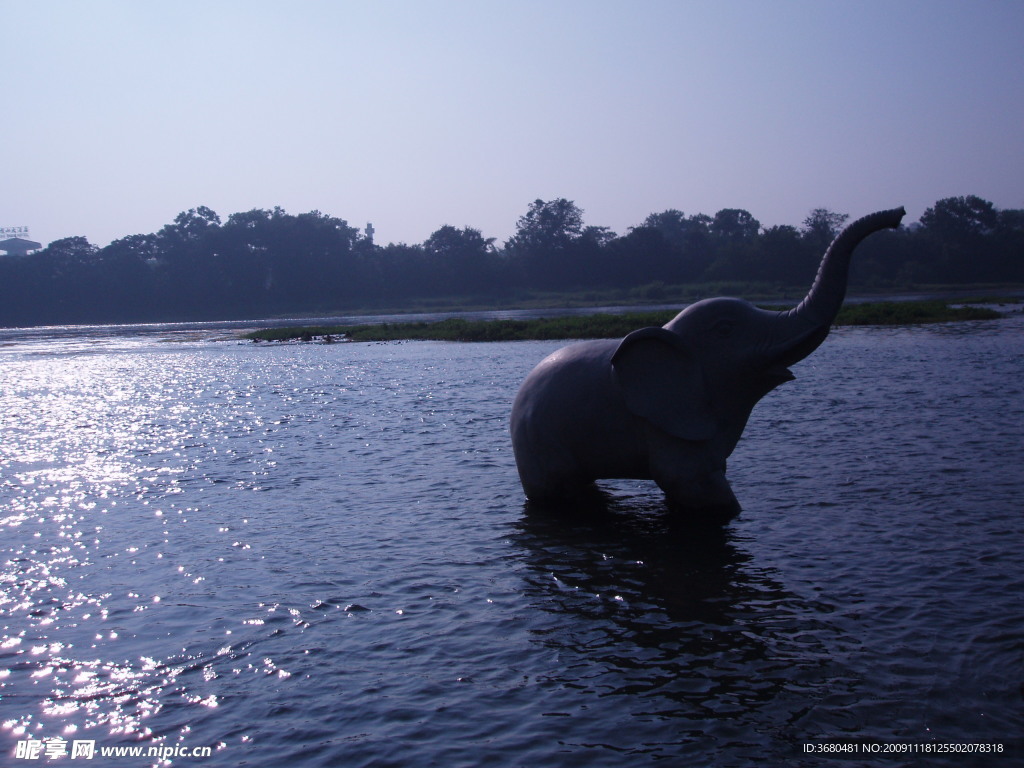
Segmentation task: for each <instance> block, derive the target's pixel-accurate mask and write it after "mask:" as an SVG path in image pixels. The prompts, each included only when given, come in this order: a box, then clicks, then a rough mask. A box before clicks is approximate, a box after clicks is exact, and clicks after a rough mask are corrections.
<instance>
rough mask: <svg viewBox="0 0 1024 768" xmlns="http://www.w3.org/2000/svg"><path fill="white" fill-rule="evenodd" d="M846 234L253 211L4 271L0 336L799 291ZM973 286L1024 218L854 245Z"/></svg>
mask: <svg viewBox="0 0 1024 768" xmlns="http://www.w3.org/2000/svg"><path fill="white" fill-rule="evenodd" d="M848 218H849V217H848V216H847V215H846V214H840V213H836V212H833V211H830V210H828V209H825V208H818V209H814V210H812V211H811V212H810V213H809V215H808V216H807V218H806V219H805V220H804V221H803V223H802V224H801V226H799V227H797V226H791V225H780V226H772V227H762V226H761V224H760V222H759V221H758V220H757V219H755V218H754V217H753V215H751V214H750V212H749V211H745V210H742V209H737V208H726V209H723V210H720V211H718V212H717V213H716V214H715V215H714V216H708V215H706V214H703V213H697V214H693V215H689V216H688V215H686V214H684V213H683V212H682V211H679V210H674V209H670V210H666V211H662V212H660V213H652V214H651V215H649V216H648V217H647V218H646V219H644V221H643V222H642V223H641V224H639V225H638V226H635V227H630V228H629V230H628V231H627V232H626V233H625V234H622V235H618V234H616V233H614V232H612V231H611V230H609V229H608V228H607V227H601V226H593V225H586V224H585V222H584V218H583V211H582V210H581V209H580V208H579V207H578V206H577V205H576V204H575V203H574V202H572V201H570V200H567V199H565V198H558V199H555V200H548V201H544V200H535V201H534V202H532V203H530V205H529V207H528V209H527V211H526V213H525V214H523V216H521V217H520V218H519V220H518V221H517V223H516V229H515V233H514V234H513V235H512V237H511V238H509V240H508V241H507V242H505V243H504V244H502V245H500V246H499V245H497V244H496V242H495V239H494V238H488V237H484V235H483V234H482V233H481V232H480V230H478V229H474V228H472V227H468V226H467V227H462V228H458V227H453V226H450V225H445V226H442V227H441V228H440V229H438V230H437V231H435V232H434V233H433V234H431V235H430V237H428V238H427V239H426V240H425V241H424V242H423V243H420V244H415V245H408V244H405V243H389V244H388V245H384V246H380V245H376V244H374V243H373V241H372V240H371V239H369V238H368V237H366V236H365V235H364V234H363V233H361V232H360V231H359V230H358V229H356V228H355V227H352V226H350V225H349V224H348V223H347V222H346V221H345V220H343V219H339V218H335V217H332V216H328V215H325V214H323V213H320V212H319V211H311V212H309V213H303V214H298V215H292V214H289V213H286V212H285V211H284V210H282V209H281V208H274V209H273V210H263V209H255V210H251V211H246V212H243V213H233V214H231V215H230V216H228V218H227V220H226V221H222V220H221V218H220V216H218V215H217V214H216V213H215V212H214V211H212V210H210V209H209V208H206V207H203V206H200V207H198V208H194V209H191V210H188V211H186V212H183V213H180V214H179V215H178V216H177V217H176V218H175V219H174V221H173V222H172V223H170V224H167V225H166V226H164V227H163V228H162V229H160V230H159V231H158V232H155V233H152V234H145V235H130V236H128V237H124V238H121V239H119V240H115V241H114V242H112V243H110V245H108V246H106V247H105V248H98V247H96V246H94V245H92V244H90V243H89V241H88V240H87V239H86V238H84V237H69V238H64V239H61V240H56V241H54V242H52V243H50V244H49V245H48V246H47V247H46V248H45V249H43V250H41V251H39V252H37V253H35V254H32V255H30V256H25V257H6V258H2V257H0V326H7V327H11V326H27V325H48V324H69V323H119V322H148V321H175V320H213V319H249V318H258V317H270V316H279V315H283V314H290V313H302V314H309V313H323V314H331V313H337V312H342V311H351V310H355V309H367V308H372V307H398V306H402V305H404V304H407V303H410V302H413V301H422V300H442V299H443V300H452V301H467V300H472V301H479V302H486V301H489V300H491V301H493V300H498V299H513V298H516V297H517V296H527V295H530V294H532V293H536V292H568V291H587V290H607V289H630V288H633V289H642V288H644V287H646V295H648V296H650V297H652V298H656V297H657V296H658V293H659V291H661V292H662V293H664V292H665V291H666V290H667V289H666V288H665V287H666V286H678V285H687V284H693V283H702V282H743V283H761V284H763V285H764V286H765V287H766V288H775V289H781V288H785V287H798V288H806V286H807V285H809V284H810V282H811V280H812V279H813V277H814V273H815V270H816V269H817V266H818V262H819V260H820V258H821V254H822V253H823V252H824V250H825V249H826V248H827V247H828V244H829V243H830V242H831V240H832V238H833V237H834V236H835V235H836V233H837V232H838V231H839V230H840V229H841V228H842V227H843V225H844V224H845V223H846V221H847V220H848ZM978 283H1024V210H1012V209H1002V210H1001V209H998V208H996V207H995V206H994V205H993V204H992V203H991V202H989V201H987V200H984V199H982V198H980V197H977V196H974V195H969V196H964V197H950V198H945V199H942V200H939V201H937V202H936V203H935V204H934V205H933V206H932V207H930V208H928V209H927V210H926V211H925V212H924V214H923V215H922V216H921V220H920V222H919V223H916V224H912V225H910V226H904V227H900V228H899V229H898V230H894V231H886V232H881V233H878V234H876V235H874V236H872V237H871V238H869V239H868V240H867V241H865V242H864V243H863V244H862V245H861V246H860V248H859V249H858V252H857V255H856V257H855V258H854V260H853V264H852V267H851V284H850V285H851V289H852V290H857V289H861V290H906V289H910V288H913V287H917V286H922V285H936V284H945V285H948V284H978ZM666 297H667V294H666Z"/></svg>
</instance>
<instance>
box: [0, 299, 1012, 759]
mask: <svg viewBox="0 0 1024 768" xmlns="http://www.w3.org/2000/svg"><path fill="white" fill-rule="evenodd" d="M1022 339H1024V318H1021V317H1015V318H1011V319H1006V320H1002V321H996V322H980V323H965V324H954V325H943V326H931V327H919V328H898V329H878V328H867V329H864V328H862V329H839V330H838V331H836V332H834V333H833V335H832V336H831V337H830V339H829V340H828V341H827V342H826V344H825V345H824V346H823V347H822V348H821V349H820V350H818V352H816V353H815V354H814V355H813V356H812V357H811V358H809V359H808V360H806V361H805V362H803V363H801V364H800V365H798V366H797V367H796V369H795V372H796V374H797V376H798V378H797V381H795V382H793V383H791V384H787V385H786V386H784V387H782V388H781V389H779V390H777V391H776V392H774V393H772V394H771V395H769V396H768V397H767V398H766V399H765V400H764V401H762V403H761V404H760V405H759V406H758V408H757V409H755V412H754V417H753V418H752V419H751V422H750V425H749V427H748V429H747V432H746V435H745V437H744V440H743V441H741V443H740V446H739V448H738V449H737V451H736V453H735V454H734V456H733V459H732V462H731V465H730V477H731V479H732V482H733V486H734V489H735V490H736V493H737V496H738V497H739V498H740V500H741V501H742V502H743V505H744V511H743V513H742V515H741V516H740V517H739V518H738V519H737V520H736V521H735V522H734V523H733V524H731V525H730V526H729V527H727V528H726V529H725V530H723V531H721V532H720V533H717V534H707V533H704V534H697V533H695V532H693V531H690V530H687V529H686V528H685V527H684V526H682V525H681V524H680V523H678V522H677V521H674V520H673V519H672V518H671V517H669V516H668V515H667V514H666V513H665V509H664V507H663V504H662V501H661V496H660V493H659V492H658V491H657V489H656V488H654V487H653V486H651V485H650V484H645V483H640V482H633V481H622V482H616V483H611V484H608V486H607V487H608V489H609V493H610V503H609V509H608V511H607V513H606V514H603V515H601V516H598V517H595V518H593V519H578V518H574V517H564V518H552V517H550V516H540V515H537V514H536V513H534V512H531V511H530V510H529V509H527V508H526V506H525V505H524V503H523V497H522V492H521V489H520V487H519V485H518V480H517V477H516V473H515V467H514V462H513V459H512V453H511V449H510V445H509V439H508V432H507V416H508V411H509V404H510V402H511V399H512V397H513V395H514V393H515V390H516V388H517V386H518V384H519V382H520V381H521V379H522V378H523V377H524V376H525V374H526V373H527V372H528V371H529V370H530V368H532V366H533V365H534V364H535V363H536V362H537V361H539V360H540V359H541V358H542V357H544V356H545V355H546V354H547V353H548V352H550V351H551V350H552V349H554V348H555V347H557V346H559V345H558V344H554V343H547V342H545V343H540V342H538V343H531V342H525V343H509V344H444V343H428V342H423V343H407V344H335V345H331V346H317V345H301V346H298V345H295V346H285V345H281V346H271V345H249V344H238V343H233V342H210V341H185V342H178V343H161V342H159V341H156V340H154V339H153V338H151V337H146V336H123V335H113V334H111V335H104V334H98V335H97V334H92V335H90V336H89V337H88V338H84V339H83V338H82V337H80V336H74V335H72V336H69V337H67V336H66V337H63V338H40V337H39V335H38V334H36V335H32V334H26V335H25V336H23V337H19V336H18V335H17V334H10V333H8V334H7V335H6V337H5V346H3V347H0V366H2V367H0V387H2V389H0V434H2V438H3V439H2V443H0V502H2V506H0V530H2V534H3V537H2V540H0V555H2V559H0V582H2V588H0V590H2V591H0V754H5V755H12V754H14V749H15V747H14V745H15V744H16V743H17V742H19V741H24V740H27V739H38V740H41V739H46V738H51V737H58V736H59V737H61V738H64V739H66V740H69V741H70V740H72V739H92V740H95V741H96V743H97V745H104V746H115V745H135V744H144V745H149V744H158V745H165V746H175V745H183V746H187V747H196V746H206V745H209V746H213V747H214V748H215V753H214V757H213V758H211V759H208V760H206V761H194V760H188V759H181V760H175V761H174V762H175V764H179V763H180V764H182V765H185V764H216V765H225V766H233V765H243V764H244V765H281V764H284V762H285V761H287V762H288V764H289V765H302V766H319V765H323V766H338V765H344V766H407V765H413V764H415V765H422V766H445V767H449V766H479V765H494V766H519V765H558V766H576V765H580V766H634V765H638V764H645V763H648V762H657V761H659V760H661V759H667V761H666V762H665V763H663V764H669V765H681V764H694V765H697V764H717V765H748V764H749V765H753V764H754V763H755V762H757V761H767V762H768V763H769V764H782V763H787V764H793V765H799V764H806V765H817V764H820V763H821V762H822V758H821V756H807V755H805V754H804V753H803V751H802V750H803V747H802V745H803V744H804V743H807V742H818V743H820V742H822V741H823V740H827V739H835V740H838V741H851V740H874V741H882V742H888V741H901V742H913V743H925V742H990V743H991V742H997V743H1003V744H1004V745H1006V747H1005V749H1006V750H1007V752H1005V753H1004V755H1005V757H1004V759H1003V760H1002V761H1000V760H996V759H995V758H996V756H994V755H993V756H991V757H992V758H993V762H992V764H998V765H1009V764H1011V763H1010V761H1012V760H1013V759H1014V758H1013V757H1011V755H1012V754H1015V755H1018V756H1019V754H1020V753H1019V752H1012V751H1011V750H1013V749H1017V748H1019V741H1015V740H1016V739H1017V738H1018V737H1019V735H1020V734H1021V730H1022V726H1024V717H1022V708H1024V707H1022V705H1024V700H1022V699H1024V688H1022V685H1024V561H1022V558H1021V543H1022V539H1021V529H1022V508H1021V507H1022V499H1024V472H1022V471H1021V467H1022V466H1024V396H1022V395H1024V392H1022V389H1024V344H1022ZM919 760H921V758H916V759H912V758H908V757H903V758H897V759H896V762H897V763H906V764H917V761H919ZM972 760H973V762H972ZM980 761H981V758H979V757H977V756H976V757H974V758H965V757H964V756H963V755H931V756H929V757H928V760H927V764H929V765H950V766H954V765H955V766H962V765H967V764H986V763H984V762H980ZM43 762H46V761H45V759H44V760H43ZM153 762H154V761H153V760H149V761H148V762H143V763H140V764H152V763H153ZM844 762H845V761H844V760H843V759H841V758H829V759H828V760H827V764H829V765H840V764H843V763H844ZM861 762H862V761H861V760H858V761H852V762H851V764H860V763H861ZM873 762H877V763H878V764H889V765H891V764H893V762H894V761H893V760H889V761H886V760H883V759H882V758H877V759H873ZM19 763H20V761H19ZM25 764H28V763H25ZM72 764H74V763H72ZM120 764H125V763H124V762H123V761H122V763H120Z"/></svg>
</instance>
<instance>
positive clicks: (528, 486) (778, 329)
mask: <svg viewBox="0 0 1024 768" xmlns="http://www.w3.org/2000/svg"><path fill="white" fill-rule="evenodd" d="M904 214H905V212H904V210H903V208H896V209H893V210H889V211H880V212H878V213H873V214H871V215H869V216H865V217H864V218H862V219H859V220H857V221H855V222H853V223H852V224H850V225H849V226H848V227H846V228H845V229H844V230H843V231H842V232H841V233H840V234H839V235H838V237H836V239H835V240H834V241H833V243H832V245H831V246H830V247H829V248H828V250H827V251H826V253H825V255H824V257H823V258H822V261H821V266H820V267H819V269H818V274H817V276H816V278H815V280H814V283H813V284H812V285H811V289H810V291H808V293H807V296H806V297H805V298H804V299H803V301H801V302H800V303H799V304H798V305H797V306H796V307H794V308H793V309H790V310H787V311H780V312H775V311H769V310H764V309H759V308H757V307H754V306H753V305H752V304H749V303H748V302H746V301H743V300H740V299H733V298H716V299H706V300H704V301H699V302H697V303H696V304H693V305H691V306H689V307H687V308H686V309H684V310H683V311H682V312H680V313H679V314H678V315H676V317H675V318H673V319H672V320H670V321H669V322H668V323H666V324H665V325H664V326H662V327H660V328H657V327H652V328H641V329H640V330H638V331H634V332H633V333H631V334H629V335H628V336H626V337H625V338H624V339H622V340H621V341H614V340H613V341H596V342H584V343H581V344H574V345H571V346H569V347H565V348H564V349H561V350H559V351H557V352H555V353H554V354H552V355H550V356H549V357H548V358H546V359H545V360H544V361H542V362H541V363H540V364H539V365H538V366H537V368H535V369H534V371H533V372H532V373H531V374H530V375H529V376H528V377H527V379H526V380H525V381H524V382H523V385H522V387H521V388H520V390H519V394H518V395H517V397H516V401H515V403H514V404H513V408H512V443H513V448H514V450H515V456H516V464H517V467H518V469H519V474H520V478H521V480H522V482H523V487H524V489H525V491H526V494H527V496H528V497H529V498H530V499H531V500H533V501H541V502H543V501H549V500H553V499H561V498H565V497H566V496H571V495H573V494H575V493H577V492H578V491H579V490H580V489H581V488H584V487H587V486H590V485H591V484H592V483H593V481H594V480H597V479H602V478H616V477H619V478H650V479H653V480H655V481H656V482H657V483H658V485H660V486H661V488H662V490H664V491H665V493H666V495H667V497H668V499H669V501H670V502H671V503H673V504H674V505H676V506H680V507H685V508H689V509H700V510H703V511H704V513H705V515H706V516H710V517H712V518H715V519H719V520H721V519H728V518H730V517H732V516H733V515H735V514H736V513H737V512H738V510H739V505H738V503H737V502H736V499H735V496H734V495H733V493H732V490H731V488H730V487H729V484H728V481H727V480H726V479H725V467H726V459H727V458H728V457H729V455H730V454H731V453H732V451H733V449H734V448H735V447H736V443H737V442H738V441H739V439H740V436H741V435H742V433H743V428H744V427H745V426H746V423H747V419H748V418H749V416H750V412H751V411H752V410H753V407H754V405H756V404H757V402H758V400H760V399H761V398H762V397H764V395H766V394H767V393H768V392H770V391H771V390H772V389H774V388H775V387H777V386H778V385H779V384H782V383H783V382H786V381H790V380H792V379H793V378H794V377H793V374H792V373H791V372H790V370H789V366H790V365H792V364H794V363H796V362H798V361H800V360H802V359H804V358H805V357H807V356H808V355H809V354H811V352H813V351H814V350H815V349H817V347H818V346H819V345H820V344H821V343H822V341H824V340H825V337H826V336H827V335H828V332H829V329H830V328H831V325H832V322H833V321H834V320H835V317H836V314H837V313H838V312H839V308H840V307H841V306H842V303H843V298H844V296H845V294H846V281H847V274H848V271H849V264H850V256H851V255H852V253H853V250H854V248H856V246H857V245H858V244H859V243H860V242H861V241H862V240H863V239H864V238H865V237H867V236H868V235H870V234H871V233H873V232H876V231H878V230H880V229H884V228H895V227H897V226H899V224H900V221H901V219H902V217H903V216H904Z"/></svg>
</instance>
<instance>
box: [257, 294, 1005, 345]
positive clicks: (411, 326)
mask: <svg viewBox="0 0 1024 768" xmlns="http://www.w3.org/2000/svg"><path fill="white" fill-rule="evenodd" d="M675 315H676V312H675V311H674V310H662V311H657V312H629V313H626V314H622V315H608V314H596V315H572V316H565V317H546V318H538V319H534V320H465V319H462V318H449V319H447V320H441V321H438V322H434V323H422V322H420V323H381V324H377V325H330V326H324V325H319V326H296V327H289V328H265V329H261V330H258V331H253V332H251V333H247V334H245V335H244V336H243V337H242V338H245V339H251V340H252V341H289V340H302V341H313V340H318V341H322V342H323V341H326V342H328V343H330V342H332V341H399V340H416V341H536V340H554V339H609V338H616V337H618V336H625V335H626V334H627V333H630V332H631V331H635V330H636V329H637V328H644V327H646V326H650V325H664V324H665V323H666V322H668V321H669V320H671V319H672V318H673V317H674V316H675ZM998 317H1001V315H1000V313H999V312H996V311H995V310H993V309H988V308H985V307H951V306H950V305H949V304H948V303H947V302H945V301H941V300H930V301H882V302H871V303H865V304H851V305H847V306H844V307H843V308H842V310H841V311H840V312H839V317H838V318H836V325H911V324H917V323H945V322H952V321H956V320H991V319H994V318H998Z"/></svg>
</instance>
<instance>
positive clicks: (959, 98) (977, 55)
mask: <svg viewBox="0 0 1024 768" xmlns="http://www.w3.org/2000/svg"><path fill="white" fill-rule="evenodd" d="M0 29H2V30H3V36H2V40H3V43H2V44H0V167H2V168H3V171H4V173H3V180H2V182H0V227H8V226H28V227H29V228H30V236H31V238H32V239H34V240H37V241H40V242H42V243H43V244H46V243H49V242H51V241H53V240H56V239H59V238H63V237H70V236H84V237H87V238H88V239H89V241H90V242H91V243H93V244H95V245H99V246H105V245H106V244H108V243H109V242H110V241H112V240H116V239H118V238H121V237H125V236H127V235H131V234H139V233H149V232H156V231H158V230H159V229H160V228H161V227H162V226H163V225H164V224H167V223H170V222H172V221H173V220H174V217H175V216H176V215H177V214H178V213H180V212H182V211H186V210H188V209H190V208H196V207H198V206H207V207H209V208H212V209H213V210H214V211H216V212H217V213H218V214H220V216H221V217H222V219H225V220H226V219H227V217H228V215H229V214H231V213H235V212H238V211H248V210H251V209H253V208H267V209H269V208H273V207H275V206H280V207H282V208H283V209H285V210H286V211H287V212H288V213H292V214H299V213H304V212H307V211H311V210H318V211H321V212H322V213H324V214H328V215H331V216H336V217H338V218H341V219H345V220H346V221H347V222H348V223H349V224H351V225H352V226H356V227H359V228H363V227H365V226H366V224H367V223H368V222H372V223H373V226H374V229H375V231H376V236H375V240H376V242H377V243H378V244H386V243H388V242H395V243H398V242H405V243H410V244H411V243H419V242H422V241H424V240H426V239H427V238H428V237H429V236H430V235H431V233H432V232H434V231H435V230H437V229H439V228H440V227H441V226H443V225H446V224H450V225H452V226H456V227H463V226H470V227H474V228H476V229H479V230H481V232H482V233H483V235H484V236H485V237H494V238H496V239H497V241H498V242H499V243H501V242H504V241H505V240H506V239H507V238H508V237H509V236H511V235H512V234H513V233H514V232H515V226H516V221H517V219H518V218H519V217H520V216H522V215H523V214H525V213H526V211H527V209H528V207H529V204H530V203H531V202H532V201H533V200H536V199H542V200H552V199H555V198H561V197H564V198H568V199H569V200H572V201H574V202H575V203H576V204H577V205H578V206H579V207H580V208H581V209H583V211H584V220H585V223H586V224H587V225H595V226H605V227H609V228H610V229H612V230H613V231H615V232H617V233H619V234H624V233H625V232H626V231H628V228H629V227H631V226H636V225H638V224H640V223H641V222H642V221H643V220H644V219H645V218H646V217H647V215H648V214H650V213H655V212H659V211H663V210H666V209H670V208H675V209H678V210H682V211H683V212H684V213H686V214H687V215H692V214H696V213H706V214H709V215H713V214H714V213H715V212H716V211H718V210H719V209H722V208H743V209H746V210H748V211H749V212H750V213H752V214H753V215H754V217H755V218H757V219H758V220H759V221H760V222H761V223H762V225H763V226H772V225H776V224H791V225H794V226H799V225H800V224H801V223H802V221H803V220H804V218H805V217H806V216H807V215H808V213H809V212H810V211H811V210H812V209H814V208H828V209H830V210H832V211H836V212H839V213H847V214H850V215H851V216H852V217H853V218H857V217H859V216H861V215H863V214H866V213H869V212H871V211H874V210H879V209H882V208H891V207H895V206H897V205H901V204H902V205H905V206H906V208H907V212H908V217H907V219H906V221H908V222H909V221H915V220H917V219H918V218H919V217H920V215H921V213H923V212H924V210H925V209H926V208H927V207H929V206H931V205H933V204H934V203H935V201H937V200H939V199H942V198H945V197H952V196H959V195H969V194H974V195H979V196H980V197H983V198H985V199H987V200H990V201H991V202H993V203H994V204H995V205H996V206H997V207H999V208H1024V44H1022V42H1021V41H1022V40H1024V2H1020V0H962V1H950V0H921V1H919V0H887V2H878V1H877V0H856V1H855V0H772V2H767V1H764V0H749V1H747V0H707V2H703V1H698V0H622V1H619V0H537V1H535V0H406V1H404V2H400V1H397V0H359V1H358V2H349V1H348V0H302V1H299V0H289V1H286V0H273V1H270V0H198V1H196V0H173V1H172V0H149V1H147V2H137V1H135V0H89V1H88V2H86V1H84V0H0Z"/></svg>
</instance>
